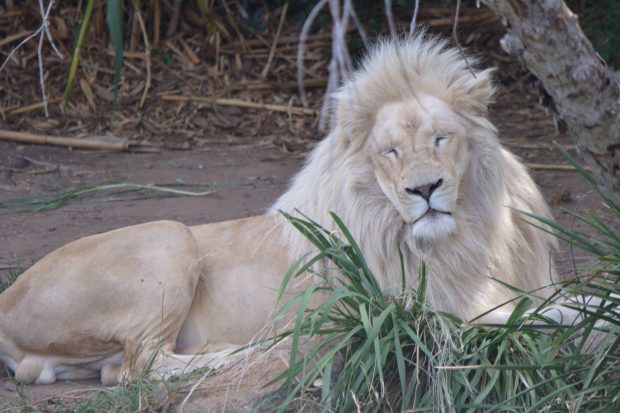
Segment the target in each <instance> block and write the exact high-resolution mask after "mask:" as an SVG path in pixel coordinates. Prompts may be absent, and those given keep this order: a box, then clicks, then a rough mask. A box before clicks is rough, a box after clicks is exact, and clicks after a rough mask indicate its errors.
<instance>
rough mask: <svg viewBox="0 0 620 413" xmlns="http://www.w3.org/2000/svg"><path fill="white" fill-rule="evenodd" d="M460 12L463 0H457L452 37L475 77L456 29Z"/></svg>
mask: <svg viewBox="0 0 620 413" xmlns="http://www.w3.org/2000/svg"><path fill="white" fill-rule="evenodd" d="M459 14H461V0H456V10H455V12H454V25H453V26H452V37H453V38H454V44H456V47H458V49H459V53H460V54H461V56H463V60H464V61H465V65H466V66H467V69H468V70H469V71H470V72H471V74H472V76H473V77H476V75H475V74H474V72H473V70H471V68H470V66H469V61H468V60H467V55H466V54H465V53H463V47H462V46H461V43H460V42H459V37H458V34H457V32H456V30H457V29H458V27H459Z"/></svg>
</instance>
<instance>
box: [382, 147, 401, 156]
mask: <svg viewBox="0 0 620 413" xmlns="http://www.w3.org/2000/svg"><path fill="white" fill-rule="evenodd" d="M385 154H386V155H387V156H388V157H389V158H398V151H397V150H396V149H394V148H390V149H387V150H386V151H385Z"/></svg>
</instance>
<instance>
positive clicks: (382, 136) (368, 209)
mask: <svg viewBox="0 0 620 413" xmlns="http://www.w3.org/2000/svg"><path fill="white" fill-rule="evenodd" d="M492 92H493V89H492V86H491V84H490V80H489V72H488V71H483V72H480V71H478V72H477V73H476V76H472V74H471V72H469V71H468V70H467V68H466V65H465V63H464V62H463V61H462V60H461V58H460V56H459V55H458V53H457V52H456V51H454V50H449V49H445V47H444V46H443V44H441V43H440V42H437V41H434V40H430V41H425V40H423V39H422V37H421V36H418V37H413V38H409V39H407V40H403V41H396V42H391V43H385V44H383V45H382V46H380V47H378V48H377V49H376V50H375V51H374V53H373V55H372V56H371V57H370V58H369V60H368V61H367V62H366V64H365V66H364V68H363V69H362V70H361V71H360V72H359V73H358V74H357V75H356V76H355V77H354V78H353V80H352V81H350V82H349V83H347V84H345V86H344V87H343V88H342V89H341V90H340V92H339V93H338V94H337V95H336V100H337V111H336V120H337V124H336V126H335V127H334V129H333V130H332V132H331V133H330V135H329V136H328V137H327V138H326V139H325V140H323V141H322V142H321V143H320V144H319V145H318V146H317V148H316V149H315V150H314V151H313V152H312V154H311V155H310V157H309V160H308V162H307V164H306V166H305V167H304V168H303V170H302V171H301V172H300V173H299V174H298V176H297V177H296V178H295V180H294V181H293V183H292V185H291V188H290V189H289V190H288V191H287V192H286V193H285V194H284V195H283V196H282V197H281V198H280V199H279V200H278V201H277V202H276V204H275V205H274V207H273V209H272V211H271V213H270V214H268V215H265V216H258V217H252V218H247V219H242V220H236V221H228V222H222V223H216V224H207V225H202V226H196V227H186V226H184V225H182V224H179V223H174V222H167V221H163V222H154V223H149V224H143V225H138V226H133V227H127V228H123V229H119V230H116V231H111V232H108V233H105V234H100V235H95V236H91V237H86V238H83V239H80V240H78V241H75V242H73V243H70V244H68V245H66V246H65V247H62V248H60V249H59V250H57V251H55V252H53V253H51V254H49V255H48V256H46V257H45V258H43V259H42V260H41V261H40V262H38V263H37V264H35V265H34V266H33V267H31V268H30V269H29V270H27V271H26V272H25V273H24V274H23V275H22V276H20V277H19V279H18V281H17V282H16V283H15V284H14V285H13V286H11V287H10V288H9V289H7V290H6V291H5V292H4V293H3V294H2V295H0V313H1V314H2V317H1V318H0V360H1V361H3V362H4V363H5V364H6V365H7V366H8V367H9V368H10V369H12V370H14V371H15V372H16V377H17V379H18V380H20V381H23V382H33V381H35V382H39V383H49V382H53V381H54V380H55V379H56V378H71V379H76V378H81V377H90V376H95V375H98V374H99V373H101V377H102V380H103V381H104V382H115V381H117V380H119V379H121V378H122V377H124V376H129V377H130V373H131V372H132V371H140V370H141V369H143V368H144V367H146V366H147V365H149V364H151V361H153V363H152V364H153V366H154V368H155V370H157V369H159V368H161V369H162V370H163V374H164V375H167V374H171V373H174V372H177V371H179V370H180V369H183V368H184V366H185V365H186V364H187V363H188V362H191V363H192V365H193V366H202V365H217V363H218V362H219V361H218V360H219V359H218V358H217V357H218V356H221V355H222V352H221V350H222V349H226V348H231V346H234V345H240V344H244V343H247V342H249V341H250V340H252V339H253V338H254V337H255V335H256V334H258V333H259V331H260V330H261V328H262V327H264V326H265V325H266V324H267V323H268V322H269V320H270V317H271V315H272V314H273V310H274V305H275V301H276V296H277V291H278V288H279V287H280V283H281V280H282V279H283V277H284V275H285V273H286V271H287V270H288V267H289V266H290V264H291V263H292V262H293V261H294V260H295V259H297V258H298V257H300V256H301V255H303V254H305V253H307V252H310V251H311V246H310V244H309V243H308V242H307V241H306V240H305V239H304V238H303V236H302V235H301V234H299V233H297V232H296V231H295V230H294V229H293V228H292V226H290V225H287V224H286V223H283V222H282V219H281V217H279V216H278V213H277V211H278V210H280V209H281V210H285V211H287V212H293V211H294V210H297V209H298V210H300V211H301V212H303V213H304V214H305V215H307V216H309V217H310V218H312V219H314V220H316V221H318V222H319V223H321V224H322V225H324V226H327V227H329V226H330V225H331V220H330V219H329V218H328V213H329V212H330V211H333V212H336V213H337V214H338V215H339V216H340V217H341V218H342V219H343V221H344V222H345V224H346V225H347V226H348V228H349V229H350V230H351V232H352V233H353V234H354V236H355V237H356V239H357V240H358V242H359V243H360V246H361V248H362V252H363V253H364V255H365V257H366V259H367V261H368V262H369V265H370V267H371V269H372V270H373V271H374V273H375V275H376V276H377V278H378V279H379V281H380V282H381V284H382V286H383V288H384V289H385V290H386V291H387V292H393V293H397V292H398V288H400V280H401V271H400V268H401V267H400V262H399V258H398V250H399V246H400V248H401V250H402V252H403V257H404V262H405V268H406V271H407V280H408V282H409V284H410V285H411V286H414V285H415V282H416V275H417V271H418V267H419V265H420V263H421V261H422V260H424V261H425V262H426V263H427V265H428V268H429V276H428V290H427V295H428V296H427V299H428V303H429V304H430V305H431V306H433V307H435V308H437V309H441V310H446V311H451V312H453V313H455V314H457V315H459V316H461V317H462V318H463V319H466V320H469V319H471V318H473V317H475V316H477V315H479V314H480V313H481V312H483V311H486V310H488V309H490V308H492V307H494V306H496V305H498V304H501V303H504V302H506V301H507V300H508V299H510V298H511V297H512V296H513V294H512V293H511V291H510V290H509V289H506V288H504V287H502V286H501V284H499V283H497V282H496V281H494V280H492V279H491V278H490V277H495V278H498V279H501V280H502V281H504V282H506V283H508V284H512V285H514V286H516V287H517V288H521V289H525V290H532V289H535V288H539V287H541V286H543V285H546V284H549V283H550V282H551V281H552V277H553V275H554V273H553V266H552V262H551V259H550V251H551V250H552V249H553V248H554V241H553V239H552V238H551V237H550V236H549V235H548V234H545V233H544V232H542V231H539V230H537V229H536V228H534V227H532V226H529V225H528V224H526V223H524V222H523V221H522V220H521V216H520V215H519V213H518V212H516V211H515V209H518V210H524V211H532V212H535V213H537V214H539V215H542V216H549V211H548V208H547V206H546V204H545V202H544V200H543V198H542V196H541V194H540V192H539V191H538V189H537V188H536V186H535V184H534V183H533V181H532V180H531V178H530V177H529V176H528V174H527V171H526V170H525V168H524V167H523V165H522V164H521V163H520V162H519V161H518V160H517V159H516V158H515V157H514V156H513V155H511V154H510V153H508V152H507V151H505V150H504V149H502V148H501V146H500V144H499V141H498V139H497V133H496V130H495V128H494V127H493V126H492V125H491V124H490V123H489V122H488V120H487V119H486V107H487V105H488V103H489V100H490V98H491V95H492ZM307 282H308V280H306V281H305V283H307ZM304 285H307V284H304V283H300V284H299V285H297V286H296V287H295V288H303V287H304ZM154 347H159V348H160V349H161V351H159V352H157V353H156V356H155V359H154V360H150V357H151V355H152V354H153V351H152V349H153V348H154ZM197 353H200V354H201V355H200V356H195V354H197ZM184 354H185V355H184ZM134 364H135V365H134ZM153 366H151V367H153Z"/></svg>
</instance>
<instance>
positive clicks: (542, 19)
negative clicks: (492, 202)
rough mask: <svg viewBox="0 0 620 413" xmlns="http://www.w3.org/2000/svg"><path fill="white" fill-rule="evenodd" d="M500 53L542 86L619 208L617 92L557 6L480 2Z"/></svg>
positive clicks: (532, 0)
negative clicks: (500, 28) (498, 31)
mask: <svg viewBox="0 0 620 413" xmlns="http://www.w3.org/2000/svg"><path fill="white" fill-rule="evenodd" d="M482 2H483V3H484V4H485V5H487V6H488V7H489V8H490V9H491V10H493V11H494V12H495V13H496V14H497V15H498V16H500V18H502V21H503V22H504V24H505V26H506V30H507V34H506V35H505V36H504V38H503V39H502V40H501V45H502V47H503V48H504V49H505V50H506V51H507V52H508V53H510V54H513V55H515V56H517V58H518V59H519V60H520V61H521V63H523V64H524V65H525V67H527V68H528V69H529V70H530V72H532V73H533V74H534V75H535V76H536V77H537V78H538V79H539V80H540V81H541V82H542V84H543V86H544V88H545V89H546V91H547V93H548V94H549V95H550V96H551V98H552V99H553V101H554V103H555V107H556V109H557V112H558V114H559V115H560V116H561V118H562V119H563V120H564V122H565V123H566V126H567V129H568V134H569V136H570V137H571V139H572V140H573V141H574V142H575V145H576V146H577V150H578V152H579V154H580V155H581V156H582V157H583V159H584V160H585V162H586V163H587V164H588V165H589V166H590V167H591V168H592V172H593V174H594V177H595V179H596V180H597V182H598V183H599V188H600V190H601V192H603V193H604V194H605V195H606V196H607V197H609V199H611V200H612V201H613V202H614V203H617V204H618V205H620V100H619V99H620V86H619V84H618V80H617V78H616V76H615V75H614V73H613V72H612V71H611V70H610V69H609V68H608V67H607V66H606V65H605V62H603V61H602V59H601V58H600V56H599V55H598V54H597V53H596V52H595V51H594V49H593V48H592V45H591V44H590V42H589V41H588V39H587V38H586V36H585V35H584V34H583V32H582V31H581V28H580V27H579V24H578V21H577V20H578V18H577V16H576V15H575V14H573V13H572V12H571V11H570V10H569V9H568V7H567V6H566V4H564V2H563V1H562V0H482Z"/></svg>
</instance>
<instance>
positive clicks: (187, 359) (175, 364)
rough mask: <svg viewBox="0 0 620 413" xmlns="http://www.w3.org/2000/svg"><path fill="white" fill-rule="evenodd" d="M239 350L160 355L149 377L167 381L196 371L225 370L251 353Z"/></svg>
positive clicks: (232, 347)
mask: <svg viewBox="0 0 620 413" xmlns="http://www.w3.org/2000/svg"><path fill="white" fill-rule="evenodd" d="M220 344H221V343H220ZM221 347H222V346H220V348H221ZM240 349H241V346H237V345H229V346H228V347H226V348H224V349H222V350H219V351H213V352H209V353H202V354H177V353H162V354H160V355H159V358H158V360H157V366H156V368H154V369H153V370H152V371H151V374H150V377H151V378H154V379H159V380H168V379H169V378H170V377H172V376H176V375H179V374H186V373H189V372H191V371H193V370H197V369H202V368H208V369H213V370H218V369H222V368H226V367H228V366H230V365H231V364H233V363H235V362H237V361H240V360H242V359H243V358H244V357H247V355H248V354H249V352H251V351H252V350H251V349H248V350H240Z"/></svg>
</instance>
